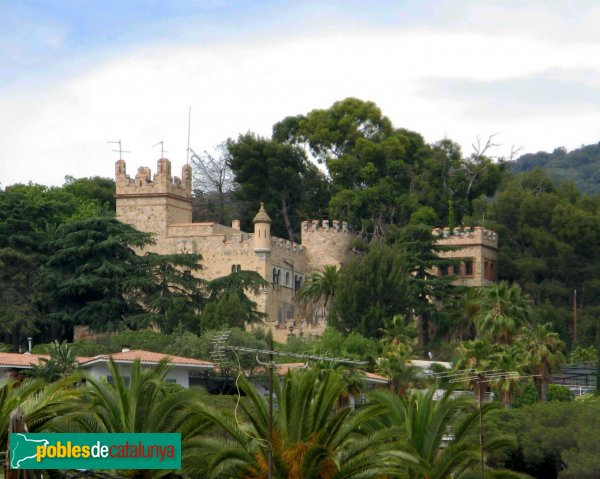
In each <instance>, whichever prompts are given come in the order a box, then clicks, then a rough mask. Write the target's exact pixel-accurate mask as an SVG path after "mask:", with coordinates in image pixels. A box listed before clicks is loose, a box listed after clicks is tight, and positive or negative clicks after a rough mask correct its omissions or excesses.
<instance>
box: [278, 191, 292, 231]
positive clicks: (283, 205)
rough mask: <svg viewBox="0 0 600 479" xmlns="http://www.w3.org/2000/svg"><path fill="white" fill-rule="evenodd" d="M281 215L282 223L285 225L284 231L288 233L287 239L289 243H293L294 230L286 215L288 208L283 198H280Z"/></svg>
mask: <svg viewBox="0 0 600 479" xmlns="http://www.w3.org/2000/svg"><path fill="white" fill-rule="evenodd" d="M281 214H282V215H283V222H284V223H285V229H286V230H287V233H288V239H289V240H290V241H294V228H293V227H292V222H291V221H290V216H289V214H288V206H287V201H286V199H285V197H283V196H282V197H281Z"/></svg>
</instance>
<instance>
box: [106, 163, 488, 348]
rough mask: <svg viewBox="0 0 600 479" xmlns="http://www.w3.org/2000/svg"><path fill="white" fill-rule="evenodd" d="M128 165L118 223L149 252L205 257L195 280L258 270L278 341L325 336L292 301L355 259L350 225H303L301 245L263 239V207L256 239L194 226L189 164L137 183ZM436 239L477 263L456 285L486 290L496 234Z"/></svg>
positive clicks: (120, 181) (120, 180)
mask: <svg viewBox="0 0 600 479" xmlns="http://www.w3.org/2000/svg"><path fill="white" fill-rule="evenodd" d="M125 166H126V165H125V162H124V161H123V160H119V161H118V162H117V163H116V165H115V178H116V183H117V191H116V200H117V219H119V220H120V221H123V222H125V223H128V224H131V225H132V226H134V227H135V228H137V229H139V230H141V231H146V232H151V233H154V234H155V235H156V236H155V239H156V244H154V245H152V246H150V247H148V248H147V250H149V251H153V252H156V253H160V254H172V253H194V254H200V255H201V256H202V260H201V264H202V266H203V269H202V270H201V271H199V272H197V273H195V274H196V275H198V276H199V277H202V278H204V279H207V280H211V279H214V278H218V277H221V276H226V275H228V274H230V273H231V272H232V271H237V270H246V271H255V272H257V273H258V274H260V275H261V276H262V277H263V278H264V279H265V280H266V281H267V283H268V284H269V286H268V287H267V288H266V291H265V292H264V293H262V294H260V295H258V296H257V297H254V298H253V300H254V301H256V302H257V305H258V309H259V310H260V311H263V312H265V313H266V314H267V315H268V323H267V324H268V325H269V326H270V327H272V328H273V330H274V335H275V338H276V339H278V340H281V339H285V338H286V337H287V335H288V334H290V328H291V329H292V330H293V331H294V334H298V333H299V332H300V328H301V329H302V331H303V332H304V333H305V334H307V333H311V332H312V333H317V334H318V333H320V332H322V330H323V328H324V324H323V323H319V324H316V325H310V321H309V320H308V318H303V317H302V314H303V311H302V309H301V308H299V307H298V306H297V305H296V304H295V302H294V297H295V295H296V292H297V290H298V288H299V287H300V286H301V285H302V284H303V283H304V281H305V280H306V278H307V277H308V275H310V274H311V273H313V272H314V271H317V270H319V269H321V268H323V266H325V265H336V266H338V267H339V266H342V265H343V264H345V263H347V262H348V261H350V260H351V259H352V257H353V252H352V246H353V244H352V243H353V241H354V239H355V238H356V236H355V235H354V234H353V233H351V232H350V231H349V229H348V224H347V223H346V222H340V221H336V220H334V221H331V222H330V221H329V220H323V221H316V220H313V221H303V222H302V225H301V244H298V243H295V242H292V241H288V240H285V239H282V238H277V237H273V236H270V237H269V238H270V239H269V240H268V241H265V239H266V238H267V236H265V237H263V238H258V237H256V236H255V234H256V232H257V231H259V232H263V233H265V234H267V235H268V234H269V233H268V229H267V228H266V226H268V224H267V223H270V219H269V217H268V214H267V213H266V212H265V211H264V209H262V207H261V212H259V215H257V218H261V219H259V220H257V221H255V232H254V233H247V232H243V231H240V227H239V221H237V220H234V221H233V224H232V226H231V227H229V226H225V225H221V224H218V223H213V222H211V223H192V222H191V217H192V216H191V202H192V200H191V196H192V189H191V187H192V184H191V175H192V172H191V167H190V166H189V165H185V166H184V167H183V169H182V176H181V179H179V178H177V177H172V176H171V163H170V162H169V160H166V159H164V158H163V159H160V160H158V164H157V173H156V174H155V175H154V176H152V174H151V171H150V168H147V167H141V168H139V169H138V172H137V174H136V176H135V178H131V177H130V176H129V175H127V174H126V171H125ZM263 217H266V220H267V223H266V222H265V221H264V220H263V219H262V218H263ZM259 227H260V228H261V229H260V230H259V229H258V228H259ZM433 234H434V235H436V236H437V237H438V238H439V239H438V242H439V244H441V245H448V246H454V247H457V248H459V249H457V250H452V251H444V252H440V255H441V256H444V257H448V258H456V259H457V260H461V261H463V260H464V262H469V263H470V264H472V267H473V268H472V271H471V272H472V274H470V275H468V274H460V273H465V272H466V271H465V268H464V264H463V263H461V267H460V268H458V271H455V272H454V273H459V274H457V280H456V282H457V284H464V285H467V286H481V285H483V284H487V283H489V282H491V281H493V280H494V279H495V274H496V263H497V251H498V238H497V235H496V233H495V232H493V231H489V230H486V229H482V228H475V229H473V230H470V229H469V228H465V229H461V228H455V229H454V231H450V229H449V228H443V229H440V228H437V229H435V230H434V231H433ZM257 239H258V241H256V240H257ZM471 262H472V263H471ZM461 268H462V269H461ZM438 273H440V272H438Z"/></svg>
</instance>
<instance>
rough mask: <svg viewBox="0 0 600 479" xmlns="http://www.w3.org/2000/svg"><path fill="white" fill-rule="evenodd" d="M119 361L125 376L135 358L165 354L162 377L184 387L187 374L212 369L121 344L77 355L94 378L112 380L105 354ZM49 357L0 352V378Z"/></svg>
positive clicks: (146, 361) (147, 361)
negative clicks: (120, 347)
mask: <svg viewBox="0 0 600 479" xmlns="http://www.w3.org/2000/svg"><path fill="white" fill-rule="evenodd" d="M110 357H112V359H113V361H114V362H115V363H116V364H118V365H119V368H120V371H121V374H122V375H123V376H124V377H125V378H126V381H128V380H129V375H130V374H131V365H132V364H133V362H134V361H135V360H136V359H139V360H140V362H141V365H142V367H144V366H145V367H148V366H156V365H157V364H158V363H159V362H160V361H161V360H163V359H165V358H167V359H168V361H169V363H170V366H171V369H170V371H169V372H168V373H167V375H166V378H165V379H166V381H167V382H172V383H177V384H179V385H180V386H183V387H184V388H188V387H189V386H190V376H192V377H194V376H202V375H203V374H204V373H207V372H208V371H210V370H212V369H213V363H211V362H208V361H202V360H201V359H192V358H184V357H180V356H172V355H168V354H162V353H153V352H151V351H142V350H129V349H126V348H124V349H123V351H121V352H119V353H112V354H100V355H98V356H94V357H91V358H90V357H79V358H77V362H78V363H79V369H82V370H83V371H85V372H87V373H88V374H89V375H91V376H92V377H94V378H97V379H101V378H104V379H106V380H107V381H108V382H112V376H111V375H110V372H109V369H108V364H109V361H110V360H109V358H110ZM41 358H46V359H49V358H50V356H49V355H47V354H32V353H24V354H20V353H0V379H7V378H10V377H14V376H16V375H19V373H20V372H23V371H24V370H27V369H31V368H32V367H33V366H34V365H38V364H40V359H41Z"/></svg>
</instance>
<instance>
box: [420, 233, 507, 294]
mask: <svg viewBox="0 0 600 479" xmlns="http://www.w3.org/2000/svg"><path fill="white" fill-rule="evenodd" d="M432 233H433V236H434V237H435V238H436V240H437V241H436V242H437V244H439V245H443V246H450V247H452V249H450V250H448V251H438V255H439V256H441V257H443V258H451V259H453V260H456V264H455V265H454V266H450V267H449V268H445V269H444V270H440V271H437V274H438V275H441V276H445V275H449V274H451V275H454V276H455V277H456V280H455V281H454V283H455V284H458V285H461V286H485V285H487V284H490V283H493V282H495V281H497V279H498V234H497V233H496V232H495V231H492V230H488V229H485V228H481V227H480V226H476V227H475V228H474V229H471V228H469V227H468V226H467V227H464V228H461V227H456V228H454V229H453V230H450V228H435V229H434V230H433V232H432Z"/></svg>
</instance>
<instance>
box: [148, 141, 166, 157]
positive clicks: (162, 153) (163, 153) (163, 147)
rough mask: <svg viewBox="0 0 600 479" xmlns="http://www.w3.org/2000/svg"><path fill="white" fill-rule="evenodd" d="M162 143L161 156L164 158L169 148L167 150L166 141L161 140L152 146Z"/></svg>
mask: <svg viewBox="0 0 600 479" xmlns="http://www.w3.org/2000/svg"><path fill="white" fill-rule="evenodd" d="M158 145H160V157H161V158H164V157H165V153H168V152H169V150H165V142H164V141H159V142H158V143H157V144H156V145H152V148H154V147H156V146H158Z"/></svg>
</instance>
